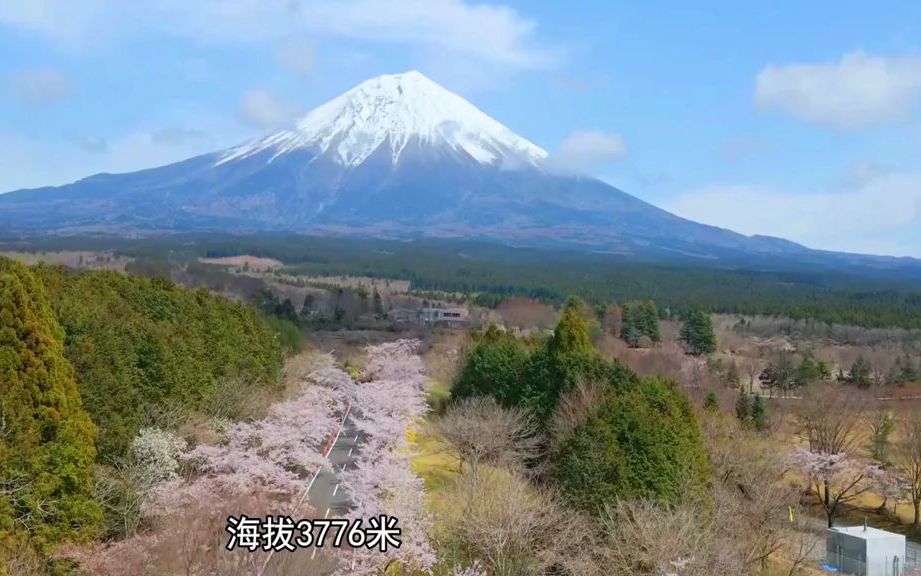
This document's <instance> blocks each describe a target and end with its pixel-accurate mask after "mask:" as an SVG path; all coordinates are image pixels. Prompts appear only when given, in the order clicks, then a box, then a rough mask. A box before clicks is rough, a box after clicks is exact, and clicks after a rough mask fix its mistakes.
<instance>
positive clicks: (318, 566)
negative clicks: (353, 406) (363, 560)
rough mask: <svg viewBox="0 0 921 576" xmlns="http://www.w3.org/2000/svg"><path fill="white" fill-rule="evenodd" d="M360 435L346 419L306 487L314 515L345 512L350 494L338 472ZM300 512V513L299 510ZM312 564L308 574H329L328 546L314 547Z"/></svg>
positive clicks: (355, 452) (331, 561)
mask: <svg viewBox="0 0 921 576" xmlns="http://www.w3.org/2000/svg"><path fill="white" fill-rule="evenodd" d="M360 444H361V437H360V436H359V434H358V433H357V432H356V430H355V427H354V426H353V425H352V423H351V422H350V421H349V420H348V419H346V421H345V423H344V424H343V426H342V430H341V432H340V433H339V435H338V436H337V437H336V439H335V442H334V443H333V445H332V447H331V448H330V451H329V454H328V460H329V464H326V465H324V466H323V467H322V468H321V469H320V470H319V472H317V474H316V477H315V478H313V480H312V481H311V484H310V485H309V488H308V490H307V498H308V501H309V503H310V507H311V508H312V509H313V510H314V511H315V512H314V513H313V516H314V517H316V518H336V517H340V516H342V515H343V514H345V513H346V512H348V510H349V508H350V506H351V500H350V498H349V494H348V493H347V492H346V490H345V488H344V487H343V486H342V483H341V480H340V478H339V472H340V471H341V470H342V469H343V468H345V467H347V466H350V465H351V464H352V462H353V461H354V460H355V458H356V457H357V456H358V450H359V445H360ZM302 514H303V513H302ZM310 558H311V561H312V565H311V566H310V567H309V570H310V571H309V573H310V574H316V575H324V574H331V573H332V571H333V570H334V568H335V565H336V563H335V560H334V559H333V558H332V553H331V550H330V548H329V547H325V548H323V549H317V548H314V549H313V550H312V551H311V555H310Z"/></svg>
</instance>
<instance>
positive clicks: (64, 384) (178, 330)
mask: <svg viewBox="0 0 921 576" xmlns="http://www.w3.org/2000/svg"><path fill="white" fill-rule="evenodd" d="M0 301H2V326H0V374H2V378H3V394H0V421H2V422H3V430H4V432H5V433H4V434H3V435H2V436H0V477H2V478H3V482H4V485H3V490H2V491H0V548H2V549H9V548H11V547H20V546H25V545H28V546H32V547H34V548H35V550H36V552H37V553H39V554H42V553H46V552H48V551H49V550H50V549H52V548H53V547H54V546H55V545H56V544H58V543H60V542H62V541H64V540H69V539H71V540H77V541H80V540H87V539H92V538H95V537H99V536H105V535H111V534H113V533H116V532H118V531H119V530H122V527H121V526H120V524H121V522H122V520H123V519H124V517H123V516H122V515H120V513H118V512H117V511H118V510H119V506H120V505H121V504H123V503H124V501H125V500H126V499H130V498H131V492H132V490H133V486H132V485H131V484H130V483H128V482H125V481H124V478H122V477H120V476H119V472H120V470H121V469H122V463H124V462H125V461H126V459H127V458H129V456H130V452H131V446H132V442H133V441H135V439H136V438H137V437H138V435H139V433H141V431H142V430H143V429H146V428H149V427H151V426H167V427H168V426H171V425H173V424H174V423H175V422H178V421H182V420H185V419H188V418H189V417H190V415H192V414H194V413H203V414H209V415H213V416H220V417H223V418H240V417H245V416H246V415H247V414H246V413H245V411H244V410H245V406H246V405H248V400H249V399H250V398H251V397H252V396H253V395H257V394H258V393H259V391H260V390H266V391H271V390H273V389H275V390H277V388H278V386H279V383H280V374H281V368H282V360H283V353H284V351H283V349H282V345H281V343H280V341H279V338H278V335H277V333H276V331H275V329H274V328H273V327H272V326H271V325H270V324H269V323H268V322H267V321H266V320H265V319H264V318H263V317H262V316H261V315H260V314H259V313H258V312H257V311H256V310H254V309H253V308H251V307H249V306H247V305H245V304H242V303H234V302H231V301H229V300H226V299H224V298H221V297H218V296H215V295H212V294H210V293H209V292H207V291H205V290H196V291H192V290H187V289H184V288H180V287H179V286H176V285H175V284H173V283H172V282H170V281H169V280H164V279H162V278H144V277H139V276H128V275H125V274H122V273H117V272H108V271H83V272H74V271H71V270H67V269H64V268H62V267H49V266H45V265H41V264H40V265H37V266H34V267H27V266H24V265H22V264H19V263H16V262H13V261H11V260H8V259H5V258H0ZM103 487H106V488H107V490H102V488H103Z"/></svg>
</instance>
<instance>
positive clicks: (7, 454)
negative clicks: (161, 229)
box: [0, 258, 101, 551]
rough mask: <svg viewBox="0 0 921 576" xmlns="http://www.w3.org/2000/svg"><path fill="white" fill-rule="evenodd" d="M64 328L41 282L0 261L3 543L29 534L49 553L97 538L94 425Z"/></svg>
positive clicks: (24, 270)
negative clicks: (63, 544)
mask: <svg viewBox="0 0 921 576" xmlns="http://www.w3.org/2000/svg"><path fill="white" fill-rule="evenodd" d="M63 339H64V333H63V331H62V330H61V328H60V326H59V325H58V323H57V321H56V320H55V318H54V315H53V313H52V310H51V307H50V306H49V305H48V301H47V299H46V296H45V292H44V290H43V289H42V286H41V284H40V283H39V282H38V281H37V280H36V278H35V276H34V275H33V274H32V272H31V271H30V270H28V269H27V268H26V267H25V266H23V265H21V264H18V263H15V262H13V261H11V260H7V259H5V258H0V383H2V393H0V422H2V434H0V478H2V481H3V486H2V488H3V489H2V490H0V545H3V544H4V543H9V542H11V541H15V540H16V539H17V538H20V537H22V536H24V535H26V536H29V537H31V539H32V542H33V543H34V544H35V545H36V546H37V547H38V548H39V549H41V550H43V551H48V550H49V549H50V546H51V545H53V544H54V543H55V542H58V541H60V540H63V539H65V538H77V539H79V538H81V537H87V536H91V535H93V533H94V532H95V530H96V529H97V527H98V524H99V521H100V519H101V514H100V510H99V508H98V506H97V505H96V504H95V503H94V502H93V500H92V498H91V483H92V472H93V462H94V459H95V457H96V451H95V448H94V441H95V436H96V428H95V426H93V424H92V422H90V419H89V417H88V416H87V414H86V412H84V410H83V406H82V401H81V398H80V392H79V390H78V389H77V383H76V381H75V379H74V371H73V368H72V367H71V365H70V363H69V362H68V361H67V360H66V359H65V357H64V344H63Z"/></svg>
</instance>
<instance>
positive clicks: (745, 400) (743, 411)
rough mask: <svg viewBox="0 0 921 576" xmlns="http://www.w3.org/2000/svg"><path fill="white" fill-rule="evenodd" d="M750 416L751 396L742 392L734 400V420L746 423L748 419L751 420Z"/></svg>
mask: <svg viewBox="0 0 921 576" xmlns="http://www.w3.org/2000/svg"><path fill="white" fill-rule="evenodd" d="M751 414H752V403H751V396H749V395H748V393H747V392H745V391H744V390H743V391H742V393H741V394H739V397H738V398H736V418H738V419H739V422H742V423H747V422H748V419H749V418H751Z"/></svg>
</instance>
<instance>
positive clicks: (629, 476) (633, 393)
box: [552, 378, 709, 513]
mask: <svg viewBox="0 0 921 576" xmlns="http://www.w3.org/2000/svg"><path fill="white" fill-rule="evenodd" d="M708 473H709V464H708V459H707V454H706V451H705V450H704V447H703V443H702V440H701V436H700V430H699V429H698V425H697V419H696V417H695V415H694V411H693V409H692V407H691V404H690V402H689V401H688V399H687V397H686V396H685V395H684V394H683V393H682V392H681V390H679V389H678V388H677V386H676V385H675V384H674V383H672V382H669V381H666V380H662V379H659V378H649V379H646V380H643V381H641V382H639V383H638V384H636V385H626V386H624V385H621V386H619V387H617V388H616V389H615V388H614V387H611V388H609V391H608V394H607V395H606V397H605V399H604V401H603V402H602V403H601V404H600V405H598V407H597V408H596V410H595V412H594V413H593V414H592V415H591V416H590V417H589V418H588V419H587V420H586V421H585V423H584V424H582V425H581V426H578V427H577V428H575V429H574V430H573V431H572V432H570V433H569V434H567V435H565V436H563V437H561V438H557V440H556V448H555V451H554V456H553V472H552V474H553V477H554V478H555V480H556V482H557V483H558V484H559V486H560V487H561V488H562V489H563V491H564V492H565V493H566V495H567V496H568V498H569V499H570V501H572V503H573V504H575V505H576V506H578V507H580V508H582V509H585V510H587V511H590V512H594V513H598V512H600V511H601V509H602V508H603V507H604V506H605V504H607V503H611V502H613V501H614V500H615V499H617V498H644V499H651V500H657V501H662V502H667V503H673V502H677V501H678V500H679V499H681V498H682V497H685V496H688V495H694V494H698V495H700V494H702V493H703V491H704V489H705V487H706V485H707V482H708Z"/></svg>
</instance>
